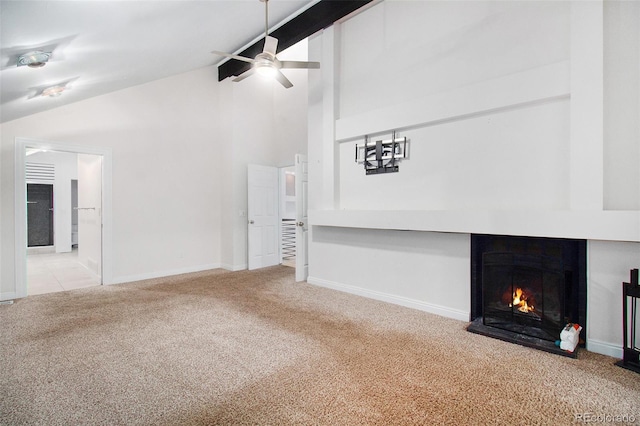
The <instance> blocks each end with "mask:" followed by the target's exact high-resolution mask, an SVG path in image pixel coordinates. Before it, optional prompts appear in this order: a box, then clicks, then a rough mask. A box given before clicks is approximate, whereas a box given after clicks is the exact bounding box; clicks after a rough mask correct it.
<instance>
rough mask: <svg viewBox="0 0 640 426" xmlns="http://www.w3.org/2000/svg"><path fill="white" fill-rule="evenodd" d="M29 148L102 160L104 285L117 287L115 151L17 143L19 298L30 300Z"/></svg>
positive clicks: (31, 141) (25, 141)
mask: <svg viewBox="0 0 640 426" xmlns="http://www.w3.org/2000/svg"><path fill="white" fill-rule="evenodd" d="M26 148H35V149H42V150H47V151H60V152H71V153H79V154H93V155H101V156H102V221H103V222H102V283H103V284H112V283H113V281H112V280H113V271H112V266H113V265H112V251H113V246H112V237H111V234H112V223H113V222H112V214H111V202H112V186H111V185H112V184H111V181H112V152H111V148H102V147H92V146H84V145H71V144H64V143H57V142H48V141H43V140H37V139H29V138H21V137H17V138H16V139H15V161H14V165H15V166H14V168H15V170H14V173H15V190H14V191H15V194H14V195H15V205H14V211H15V218H14V220H15V248H14V250H15V253H14V256H15V297H16V298H20V297H26V296H27V255H26V247H27V221H26V216H27V213H26V190H25V185H26V177H25V163H26V155H25V150H26Z"/></svg>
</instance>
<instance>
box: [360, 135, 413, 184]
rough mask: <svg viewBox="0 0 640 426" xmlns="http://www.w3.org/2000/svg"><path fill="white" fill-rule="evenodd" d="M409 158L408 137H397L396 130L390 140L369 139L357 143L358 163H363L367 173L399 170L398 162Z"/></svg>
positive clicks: (374, 173) (366, 137)
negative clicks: (373, 140)
mask: <svg viewBox="0 0 640 426" xmlns="http://www.w3.org/2000/svg"><path fill="white" fill-rule="evenodd" d="M405 158H408V151H407V138H406V137H403V138H396V132H395V131H394V132H393V133H392V135H391V139H389V140H379V141H375V142H371V141H369V136H365V137H364V144H356V163H363V165H364V170H365V173H366V174H367V175H376V174H380V173H395V172H397V171H399V167H398V162H399V161H400V160H402V159H405Z"/></svg>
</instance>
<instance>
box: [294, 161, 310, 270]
mask: <svg viewBox="0 0 640 426" xmlns="http://www.w3.org/2000/svg"><path fill="white" fill-rule="evenodd" d="M308 182H309V163H308V161H307V156H306V155H301V154H297V155H296V281H306V279H307V277H308V276H309V254H308V250H307V249H308V244H309V242H308V235H309V221H308V218H307V206H308V201H307V200H308V199H309V197H308V187H309V185H308Z"/></svg>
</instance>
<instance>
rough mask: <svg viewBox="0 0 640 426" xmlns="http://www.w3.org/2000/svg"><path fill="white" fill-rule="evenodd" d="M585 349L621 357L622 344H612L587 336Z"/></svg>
mask: <svg viewBox="0 0 640 426" xmlns="http://www.w3.org/2000/svg"><path fill="white" fill-rule="evenodd" d="M587 350H588V351H589V352H595V353H598V354H601V355H608V356H611V357H614V358H618V359H622V346H618V345H614V344H612V343H608V342H602V341H600V340H596V339H590V338H588V337H587Z"/></svg>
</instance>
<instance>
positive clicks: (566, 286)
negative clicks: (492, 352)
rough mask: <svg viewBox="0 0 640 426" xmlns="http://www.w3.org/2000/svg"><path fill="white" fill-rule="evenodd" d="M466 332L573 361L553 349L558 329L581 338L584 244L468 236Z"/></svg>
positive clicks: (583, 303)
mask: <svg viewBox="0 0 640 426" xmlns="http://www.w3.org/2000/svg"><path fill="white" fill-rule="evenodd" d="M471 263H472V265H471V268H472V276H471V298H472V300H471V320H472V323H471V325H470V326H469V331H472V332H475V333H479V334H484V335H488V336H491V337H496V338H499V339H502V340H506V341H510V342H514V343H519V344H522V345H525V346H532V347H536V348H539V349H543V350H546V351H549V352H554V353H559V354H562V355H568V356H575V352H574V353H570V352H566V351H562V350H561V349H560V348H558V347H556V345H555V341H556V340H558V339H559V336H560V332H561V331H562V329H563V327H564V326H565V325H566V324H567V323H569V322H573V323H578V324H580V325H581V326H582V327H583V330H582V336H581V337H582V341H583V342H584V336H585V335H586V326H585V325H586V324H585V322H586V321H585V320H586V242H585V241H584V240H568V239H555V238H538V237H513V236H502V235H472V237H471Z"/></svg>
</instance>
